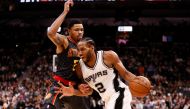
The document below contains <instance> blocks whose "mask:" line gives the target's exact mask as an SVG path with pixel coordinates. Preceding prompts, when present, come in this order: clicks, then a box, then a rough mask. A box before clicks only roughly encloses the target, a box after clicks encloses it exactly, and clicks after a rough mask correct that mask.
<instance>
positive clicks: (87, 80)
mask: <svg viewBox="0 0 190 109" xmlns="http://www.w3.org/2000/svg"><path fill="white" fill-rule="evenodd" d="M107 74H108V73H107V70H104V71H100V72H97V73H94V74H92V75H90V76H88V77H87V78H85V79H84V80H85V81H86V82H90V81H93V82H96V79H97V78H98V77H101V76H105V75H107Z"/></svg>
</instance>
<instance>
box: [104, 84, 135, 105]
mask: <svg viewBox="0 0 190 109" xmlns="http://www.w3.org/2000/svg"><path fill="white" fill-rule="evenodd" d="M131 101H132V96H131V93H130V91H129V88H120V89H119V91H118V92H116V93H115V94H114V95H112V96H111V97H110V99H109V100H108V101H105V109H131V105H130V103H131Z"/></svg>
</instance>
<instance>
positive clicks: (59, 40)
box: [47, 0, 73, 48]
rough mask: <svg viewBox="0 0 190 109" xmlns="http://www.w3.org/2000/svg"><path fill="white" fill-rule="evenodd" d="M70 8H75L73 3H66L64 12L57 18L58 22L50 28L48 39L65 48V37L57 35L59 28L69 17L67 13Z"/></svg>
mask: <svg viewBox="0 0 190 109" xmlns="http://www.w3.org/2000/svg"><path fill="white" fill-rule="evenodd" d="M70 6H73V1H72V0H68V1H67V2H65V5H64V11H63V12H62V13H61V14H60V15H59V17H58V18H56V20H55V21H54V22H53V23H52V25H51V26H50V28H49V30H48V32H47V35H48V38H49V39H50V40H51V41H52V42H53V43H54V44H55V45H56V46H57V47H59V46H62V45H63V46H64V47H65V48H66V47H67V43H68V41H67V39H66V37H65V36H64V35H61V34H59V33H57V31H58V29H59V27H60V26H61V24H62V23H63V21H64V20H65V17H66V15H67V13H68V12H69V10H70Z"/></svg>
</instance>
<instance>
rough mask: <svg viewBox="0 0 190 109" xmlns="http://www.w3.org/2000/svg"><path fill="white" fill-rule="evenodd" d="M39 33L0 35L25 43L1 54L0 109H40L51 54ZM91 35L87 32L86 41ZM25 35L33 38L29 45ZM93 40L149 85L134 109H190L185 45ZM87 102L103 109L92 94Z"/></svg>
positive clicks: (188, 46) (189, 74) (188, 49)
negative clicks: (114, 52) (117, 54)
mask: <svg viewBox="0 0 190 109" xmlns="http://www.w3.org/2000/svg"><path fill="white" fill-rule="evenodd" d="M12 28H13V27H12ZM20 28H21V27H20ZM38 29H39V28H38ZM38 29H36V30H35V29H33V31H34V32H28V33H27V32H24V31H29V30H28V29H24V30H20V31H19V32H18V33H17V32H16V31H14V32H13V33H9V32H6V30H5V32H3V33H1V36H9V37H10V38H8V39H6V40H10V39H12V38H11V37H14V38H15V37H18V36H19V35H20V34H21V36H22V37H24V39H27V37H28V38H29V39H27V40H26V41H27V43H23V41H24V40H23V41H20V42H19V43H14V42H13V44H12V45H14V46H12V45H11V46H9V45H7V46H9V47H7V46H5V47H2V48H0V54H1V57H0V84H1V85H0V109H40V108H42V105H43V103H44V96H45V94H46V90H47V87H48V85H49V81H48V80H49V74H50V73H51V72H52V55H53V54H54V53H55V51H54V49H55V48H54V46H53V45H52V44H51V43H50V44H49V40H48V39H46V37H47V36H46V34H45V32H35V31H37V30H38ZM16 30H17V29H16ZM44 30H45V29H44ZM7 31H8V30H7ZM91 32H92V31H90V32H89V33H88V32H87V36H88V35H90V33H91ZM34 33H37V35H36V34H34ZM94 33H95V31H94ZM15 34H17V35H15ZM18 34H19V35H18ZM92 34H93V33H92ZM28 35H29V36H30V35H31V36H32V37H38V38H37V39H36V38H34V39H35V40H34V42H33V43H28V42H29V40H30V37H29V36H28ZM103 35H105V34H103ZM22 37H20V39H22ZM39 37H40V38H39ZM96 37H97V36H96ZM96 37H93V36H92V38H94V39H95V41H96V42H97V48H98V49H112V50H115V51H116V52H118V53H119V55H120V58H121V60H122V61H123V63H124V65H125V67H126V68H127V69H128V70H129V71H131V72H133V73H135V74H137V75H144V76H146V77H148V78H149V79H150V81H151V82H152V85H153V90H152V91H151V93H150V94H149V95H148V96H146V97H144V98H136V97H134V98H133V101H132V103H131V104H132V108H133V109H190V80H189V78H190V55H189V54H190V44H188V43H176V42H169V43H167V42H150V41H148V42H146V43H143V44H142V43H140V42H137V43H135V44H133V42H131V43H130V39H129V43H125V44H124V45H122V44H120V43H119V44H118V43H116V42H114V41H115V39H116V38H115V39H110V37H108V36H107V37H104V41H105V43H100V42H98V41H97V40H99V39H101V38H100V37H99V38H96ZM15 39H19V38H15ZM109 39H110V40H109ZM4 40H5V39H4ZM111 41H112V42H111ZM115 44H117V46H116V45H115ZM126 84H127V83H126ZM90 98H91V99H90V100H91V109H102V108H103V102H102V101H101V99H100V98H99V96H98V95H97V93H93V95H92V96H90Z"/></svg>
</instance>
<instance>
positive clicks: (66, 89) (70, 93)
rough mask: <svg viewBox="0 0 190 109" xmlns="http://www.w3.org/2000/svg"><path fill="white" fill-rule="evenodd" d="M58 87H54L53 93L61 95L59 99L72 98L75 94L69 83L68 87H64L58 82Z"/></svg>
mask: <svg viewBox="0 0 190 109" xmlns="http://www.w3.org/2000/svg"><path fill="white" fill-rule="evenodd" d="M58 84H59V86H60V87H55V88H54V89H55V93H59V94H62V95H61V96H60V97H59V98H60V99H61V98H63V97H64V96H73V95H74V94H75V89H74V87H73V85H72V84H71V82H69V87H67V86H64V85H63V84H62V83H61V82H58Z"/></svg>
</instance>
